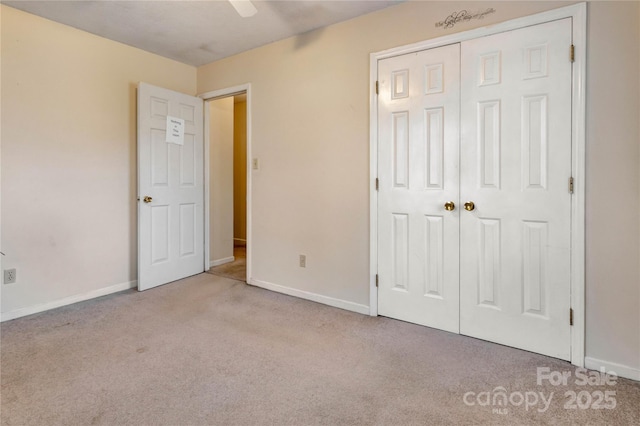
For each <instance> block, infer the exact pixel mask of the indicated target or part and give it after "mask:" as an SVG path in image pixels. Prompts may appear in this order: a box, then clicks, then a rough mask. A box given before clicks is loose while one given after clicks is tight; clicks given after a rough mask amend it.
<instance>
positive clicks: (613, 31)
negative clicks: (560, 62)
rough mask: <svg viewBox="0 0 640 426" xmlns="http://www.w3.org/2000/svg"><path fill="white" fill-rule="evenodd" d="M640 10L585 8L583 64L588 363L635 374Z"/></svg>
mask: <svg viewBox="0 0 640 426" xmlns="http://www.w3.org/2000/svg"><path fill="white" fill-rule="evenodd" d="M639 9H640V3H638V2H613V3H608V2H592V3H590V4H589V19H588V29H589V32H588V37H589V39H588V42H589V45H588V58H587V73H588V74H587V215H586V216H587V217H586V219H587V233H586V238H587V267H586V279H587V342H586V343H587V348H586V349H587V356H590V357H593V358H596V359H601V360H610V361H613V362H617V363H619V364H622V365H626V366H632V367H635V368H636V369H640V314H639V312H640V270H639V269H638V256H639V254H640V238H639V237H638V236H639V235H640V196H639V195H640V179H639V176H638V170H639V169H640V132H639V129H638V125H637V123H638V119H639V117H640V82H639V80H638V75H640V55H639V53H638V49H637V46H638V44H639V43H640V33H639V31H640V30H639V29H640V19H639V14H638V13H639ZM639 374H640V372H639ZM638 378H640V375H639V376H638Z"/></svg>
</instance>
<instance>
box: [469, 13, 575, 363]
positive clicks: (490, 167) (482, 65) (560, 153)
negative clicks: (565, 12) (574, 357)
mask: <svg viewBox="0 0 640 426" xmlns="http://www.w3.org/2000/svg"><path fill="white" fill-rule="evenodd" d="M570 45H571V20H570V19H564V20H559V21H555V22H550V23H546V24H542V25H536V26H532V27H528V28H524V29H519V30H515V31H510V32H506V33H501V34H497V35H492V36H489V37H483V38H480V39H476V40H472V41H468V42H464V43H462V52H461V53H462V56H461V57H462V112H461V118H462V135H461V156H460V158H461V174H460V179H461V181H460V185H461V200H460V202H461V203H464V202H473V203H474V204H475V209H474V210H472V211H465V210H461V213H460V230H461V231H460V232H461V240H460V262H461V266H460V293H461V296H460V332H461V333H462V334H466V335H469V336H474V337H478V338H481V339H485V340H490V341H493V342H498V343H502V344H505V345H509V346H515V347H518V348H522V349H526V350H530V351H534V352H538V353H542V354H546V355H550V356H553V357H557V358H562V359H567V360H568V359H570V355H571V354H570V342H571V339H570V332H571V329H570V326H569V308H570V249H571V247H570V229H571V227H570V213H571V195H570V193H569V178H570V176H571V62H570V56H569V51H570ZM461 207H462V206H461Z"/></svg>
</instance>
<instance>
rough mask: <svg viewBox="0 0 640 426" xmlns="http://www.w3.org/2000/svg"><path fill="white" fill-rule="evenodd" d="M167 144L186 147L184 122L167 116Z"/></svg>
mask: <svg viewBox="0 0 640 426" xmlns="http://www.w3.org/2000/svg"><path fill="white" fill-rule="evenodd" d="M167 143H175V144H177V145H184V120H183V119H182V118H177V117H171V116H169V115H167Z"/></svg>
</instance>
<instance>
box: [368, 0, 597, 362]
mask: <svg viewBox="0 0 640 426" xmlns="http://www.w3.org/2000/svg"><path fill="white" fill-rule="evenodd" d="M564 18H572V19H573V27H572V32H573V33H572V37H573V45H574V46H575V62H574V64H573V70H572V80H573V86H572V88H571V94H572V99H573V101H572V111H571V115H572V123H571V129H572V141H571V148H572V159H571V162H572V166H571V167H572V175H573V179H574V194H573V199H572V203H571V227H572V229H571V307H572V308H573V321H574V322H573V327H572V329H571V363H572V364H574V365H577V366H580V367H583V366H584V356H585V347H584V345H585V275H584V269H585V175H586V174H585V144H586V136H585V135H586V132H585V123H586V121H585V111H586V97H585V90H586V79H585V77H586V51H587V48H586V42H587V36H586V28H587V4H586V3H579V4H575V5H571V6H566V7H562V8H559V9H554V10H550V11H547V12H542V13H538V14H535V15H531V16H526V17H523V18H517V19H513V20H510V21H507V22H503V23H501V24H496V25H492V26H491V27H484V28H478V29H474V30H470V31H465V32H462V33H458V34H451V35H447V36H444V37H438V38H435V39H431V40H426V41H422V42H418V43H413V44H409V45H406V46H400V47H396V48H393V49H388V50H384V51H381V52H374V53H372V54H371V55H370V61H369V78H370V84H371V86H370V87H371V88H372V90H371V95H370V98H369V123H370V126H369V135H370V145H369V159H370V165H369V170H370V176H369V188H370V197H369V200H370V204H369V211H370V232H369V234H370V253H369V256H370V258H369V265H370V269H369V289H370V290H369V307H370V309H369V315H371V316H377V315H378V289H377V287H376V274H377V271H378V247H377V245H378V217H377V208H378V193H377V191H376V178H377V176H378V114H377V104H378V99H377V96H376V93H375V84H376V81H378V61H379V60H381V59H385V58H390V57H393V56H400V55H404V54H407V53H413V52H418V51H421V50H426V49H431V48H434V47H440V46H444V45H447V44H452V43H461V42H463V41H466V40H472V39H475V38H478V37H484V36H488V35H492V34H496V33H501V32H505V31H510V30H514V29H518V28H523V27H527V26H531V25H536V24H542V23H545V22H549V21H554V20H558V19H564ZM568 55H569V50H568V48H567V56H568ZM567 316H568V313H567ZM567 320H568V318H567Z"/></svg>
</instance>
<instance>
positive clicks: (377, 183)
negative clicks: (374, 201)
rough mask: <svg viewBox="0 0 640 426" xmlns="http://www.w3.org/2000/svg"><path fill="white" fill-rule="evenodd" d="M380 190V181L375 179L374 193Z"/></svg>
mask: <svg viewBox="0 0 640 426" xmlns="http://www.w3.org/2000/svg"><path fill="white" fill-rule="evenodd" d="M379 188H380V181H379V180H378V178H376V191H377V190H378V189H379Z"/></svg>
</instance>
